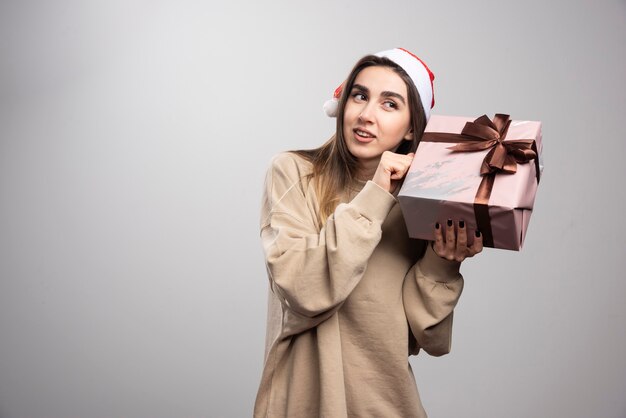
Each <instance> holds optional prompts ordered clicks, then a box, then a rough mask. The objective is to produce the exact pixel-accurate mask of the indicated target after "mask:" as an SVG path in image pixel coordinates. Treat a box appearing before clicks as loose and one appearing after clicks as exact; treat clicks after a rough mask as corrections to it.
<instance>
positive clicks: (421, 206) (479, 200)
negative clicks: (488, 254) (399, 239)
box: [398, 115, 543, 250]
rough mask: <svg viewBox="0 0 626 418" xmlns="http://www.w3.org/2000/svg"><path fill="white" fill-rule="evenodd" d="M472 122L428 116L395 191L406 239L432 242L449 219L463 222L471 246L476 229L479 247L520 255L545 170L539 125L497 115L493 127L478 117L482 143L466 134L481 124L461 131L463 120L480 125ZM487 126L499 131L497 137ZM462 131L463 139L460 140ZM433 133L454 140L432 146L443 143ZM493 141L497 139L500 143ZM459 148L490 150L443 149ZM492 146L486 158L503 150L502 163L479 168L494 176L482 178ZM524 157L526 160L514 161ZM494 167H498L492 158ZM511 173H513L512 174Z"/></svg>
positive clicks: (465, 118) (489, 175)
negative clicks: (480, 240)
mask: <svg viewBox="0 0 626 418" xmlns="http://www.w3.org/2000/svg"><path fill="white" fill-rule="evenodd" d="M504 117H506V119H504ZM474 119H475V118H469V117H461V116H440V115H433V116H431V118H430V120H429V122H428V125H427V126H426V131H425V134H424V138H423V139H422V141H421V142H420V144H419V147H418V148H417V151H416V153H415V158H414V159H413V163H412V165H411V168H410V169H409V172H408V173H407V176H406V179H405V181H404V184H403V186H402V188H401V189H400V192H399V194H398V200H399V202H400V207H401V208H402V213H403V215H404V219H405V222H406V226H407V229H408V231H409V235H410V236H411V237H412V238H420V239H426V240H434V227H435V223H436V222H439V223H440V224H441V225H442V226H443V225H445V223H446V220H447V219H453V220H455V221H459V220H463V221H465V224H466V228H467V234H468V241H469V243H471V242H473V238H474V232H475V231H476V230H477V229H478V230H480V231H481V233H482V235H483V242H484V245H485V246H488V247H493V248H501V249H508V250H519V249H520V248H521V247H522V245H523V243H524V237H525V235H526V229H527V228H528V222H529V220H530V215H531V213H532V209H533V204H534V202H535V194H536V192H537V185H538V182H539V176H540V174H541V171H542V169H543V166H542V164H541V150H542V144H541V122H536V121H510V120H509V121H508V122H506V121H507V120H508V116H507V115H496V117H495V118H494V119H493V122H491V121H490V120H489V119H488V118H486V116H483V117H482V118H480V123H484V122H485V120H486V121H487V123H490V124H491V128H492V129H490V128H487V127H485V126H479V127H478V128H480V129H478V130H480V131H481V133H485V136H486V137H488V138H486V139H478V138H476V137H472V136H471V133H472V131H475V130H472V129H471V128H474V127H476V126H478V125H479V124H480V123H475V124H471V123H470V124H469V125H473V126H470V127H469V128H470V129H469V130H468V127H466V123H467V122H479V119H476V121H475V120H474ZM505 125H506V127H505ZM482 128H484V129H482ZM493 128H498V129H499V133H498V132H497V131H498V130H497V129H496V130H494V129H493ZM464 129H465V130H464ZM461 132H463V133H464V134H463V135H460V134H461ZM468 132H469V134H468ZM437 133H449V134H457V135H447V137H448V138H444V139H443V140H444V141H447V142H431V141H438V140H441V139H437V138H436V137H437V135H438V134H437ZM498 137H503V139H502V140H499V139H498ZM520 140H525V141H520ZM509 141H512V142H509ZM507 142H508V144H507ZM457 144H465V145H459V146H463V147H475V148H481V147H482V148H485V147H486V146H487V145H490V146H491V148H489V149H484V150H479V151H475V150H474V151H467V150H457V151H454V150H451V149H449V148H450V147H453V146H456V145H457ZM468 144H469V145H468ZM520 144H521V145H520ZM519 147H522V148H524V151H520V150H518V149H517V148H519ZM493 148H498V149H497V150H496V151H491V153H492V154H493V153H494V152H495V154H496V157H503V156H504V155H505V152H504V151H503V150H504V149H505V148H507V149H509V157H507V158H508V160H507V163H506V164H504V167H500V169H499V168H497V167H495V168H493V167H492V168H489V167H487V168H486V169H485V170H487V169H489V170H491V171H492V173H486V174H485V175H484V176H483V175H481V168H484V167H485V163H484V160H485V157H486V156H487V154H488V153H489V152H490V150H492V149H493ZM511 149H512V151H511ZM522 154H524V156H523V157H520V156H521V155H522ZM529 156H530V157H529ZM534 156H536V157H534ZM518 157H519V158H518ZM503 158H504V157H503ZM496 160H498V158H496ZM512 160H518V162H517V163H515V161H513V163H512V164H511V161H512ZM499 161H500V162H502V161H503V160H502V159H500V160H499ZM492 162H493V161H492ZM495 165H498V164H497V161H496V164H495ZM501 165H502V164H501ZM502 170H504V171H502ZM512 171H515V173H514V174H512V173H511V172H512ZM485 177H490V178H485ZM490 180H492V182H493V183H492V186H491V187H490V186H489V184H488V183H489V181H490ZM481 182H483V186H481ZM479 187H481V191H480V192H479ZM485 187H486V189H485ZM485 190H487V192H485ZM485 193H486V194H485ZM477 195H478V196H477Z"/></svg>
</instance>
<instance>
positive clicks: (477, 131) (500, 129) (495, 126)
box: [422, 113, 541, 247]
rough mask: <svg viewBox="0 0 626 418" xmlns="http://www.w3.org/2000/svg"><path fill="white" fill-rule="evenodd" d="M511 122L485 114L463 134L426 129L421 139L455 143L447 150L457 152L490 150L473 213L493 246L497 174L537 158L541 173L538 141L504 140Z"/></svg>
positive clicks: (481, 172) (483, 163) (538, 169)
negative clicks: (492, 213)
mask: <svg viewBox="0 0 626 418" xmlns="http://www.w3.org/2000/svg"><path fill="white" fill-rule="evenodd" d="M510 125H511V119H510V117H509V115H504V114H501V113H497V114H496V115H495V117H494V118H493V121H492V120H491V119H489V117H487V115H483V116H481V117H479V118H478V119H476V120H475V121H473V122H467V123H466V124H465V127H464V128H463V130H462V131H461V133H460V134H454V133H448V132H424V135H423V136H422V141H425V142H448V143H456V145H454V146H452V147H448V149H450V150H452V151H456V152H473V151H485V150H489V152H488V153H487V155H486V156H485V158H484V159H483V162H482V165H481V168H480V174H481V176H483V178H482V181H481V182H480V185H479V186H478V191H477V192H476V197H475V198H474V215H475V216H476V224H477V227H478V230H479V231H480V232H481V233H482V235H483V244H484V245H485V246H487V247H493V233H492V230H491V217H490V216H489V206H488V204H489V198H490V197H491V191H492V190H493V183H494V181H495V177H496V174H498V173H504V174H515V173H516V172H517V164H526V163H528V162H529V161H530V160H535V172H536V174H537V181H539V178H540V175H541V172H540V166H539V159H538V158H537V156H538V155H539V152H538V151H537V144H536V142H535V140H534V139H514V140H508V141H505V138H506V134H507V132H508V130H509V126H510Z"/></svg>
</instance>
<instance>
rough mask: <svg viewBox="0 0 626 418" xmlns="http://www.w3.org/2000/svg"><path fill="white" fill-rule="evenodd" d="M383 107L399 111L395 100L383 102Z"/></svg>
mask: <svg viewBox="0 0 626 418" xmlns="http://www.w3.org/2000/svg"><path fill="white" fill-rule="evenodd" d="M383 106H384V107H386V108H389V109H397V108H398V104H397V103H396V102H394V101H393V100H385V101H384V102H383Z"/></svg>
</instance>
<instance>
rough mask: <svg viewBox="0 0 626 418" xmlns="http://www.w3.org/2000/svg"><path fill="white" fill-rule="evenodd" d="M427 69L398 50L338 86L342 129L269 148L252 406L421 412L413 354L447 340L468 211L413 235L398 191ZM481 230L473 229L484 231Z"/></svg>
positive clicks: (300, 413)
mask: <svg viewBox="0 0 626 418" xmlns="http://www.w3.org/2000/svg"><path fill="white" fill-rule="evenodd" d="M433 78H434V77H433V76H432V73H431V72H430V70H428V68H427V67H426V65H425V64H424V63H423V62H422V61H421V60H419V59H418V58H417V57H416V56H414V55H413V54H411V53H410V52H408V51H406V50H404V49H393V50H389V51H384V52H380V53H378V54H376V55H370V56H366V57H364V58H362V59H361V60H360V61H359V62H358V63H357V64H356V66H355V67H354V69H353V70H352V72H351V73H350V75H349V76H348V78H347V79H346V81H345V82H344V84H343V85H342V87H340V88H339V89H338V90H337V91H336V92H335V96H339V97H338V99H339V101H338V106H337V108H336V111H334V110H333V109H331V113H333V112H334V113H336V116H337V132H336V133H335V135H334V136H333V137H332V138H331V139H330V140H329V141H328V142H326V143H325V144H324V145H322V146H321V147H320V148H317V149H314V150H306V151H294V152H287V153H283V154H280V155H278V156H277V157H275V158H274V160H273V161H272V164H271V167H270V169H269V171H268V175H267V179H266V184H265V192H264V199H263V206H262V212H261V237H262V242H263V247H264V250H265V257H266V264H267V272H268V277H269V283H270V290H271V291H270V294H269V307H268V325H267V342H266V344H267V346H266V352H265V366H264V370H263V375H262V379H261V384H260V388H259V392H258V394H257V399H256V404H255V409H254V416H255V417H272V418H274V417H296V418H307V417H329V418H332V417H384V418H391V417H402V418H407V417H425V416H426V413H425V412H424V409H423V408H422V404H421V402H420V398H419V395H418V391H417V387H416V384H415V378H414V376H413V373H412V370H411V366H410V363H409V361H408V356H409V355H415V354H417V353H418V352H419V350H420V349H423V350H425V351H426V352H428V353H429V354H431V355H435V356H440V355H442V354H446V353H448V352H449V349H450V338H451V330H452V314H453V309H454V307H455V305H456V303H457V301H458V299H459V296H460V294H461V290H462V288H463V278H462V277H461V275H460V274H459V266H460V263H461V261H463V260H464V259H465V258H467V257H471V256H473V255H475V254H476V253H479V252H480V251H481V250H482V238H481V237H480V236H478V237H476V238H475V239H474V241H473V244H472V245H471V246H468V245H467V242H468V240H467V236H466V230H465V225H464V222H463V221H462V220H458V222H456V221H453V220H444V223H443V224H441V225H440V224H437V225H436V226H435V231H434V232H435V237H436V239H435V241H434V242H432V243H429V242H425V241H420V240H413V239H410V238H409V237H408V234H407V231H406V227H405V224H404V220H403V218H402V214H401V211H400V208H399V207H398V205H397V201H396V198H395V196H394V194H395V193H397V191H398V188H399V185H400V183H401V181H402V179H403V178H404V176H405V174H406V172H407V170H408V169H409V166H410V164H411V161H412V159H413V152H414V151H415V150H416V148H417V145H418V143H419V140H420V138H421V136H422V133H423V132H424V128H425V125H426V122H427V120H428V117H429V115H430V109H431V107H432V105H433V103H434V100H433V90H432V80H433ZM477 235H479V234H477Z"/></svg>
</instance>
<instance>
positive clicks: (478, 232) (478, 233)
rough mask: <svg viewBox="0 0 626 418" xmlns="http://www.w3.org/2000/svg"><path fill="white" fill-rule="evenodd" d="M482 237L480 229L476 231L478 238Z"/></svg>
mask: <svg viewBox="0 0 626 418" xmlns="http://www.w3.org/2000/svg"><path fill="white" fill-rule="evenodd" d="M478 237H480V231H478V230H477V231H476V238H478Z"/></svg>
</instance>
